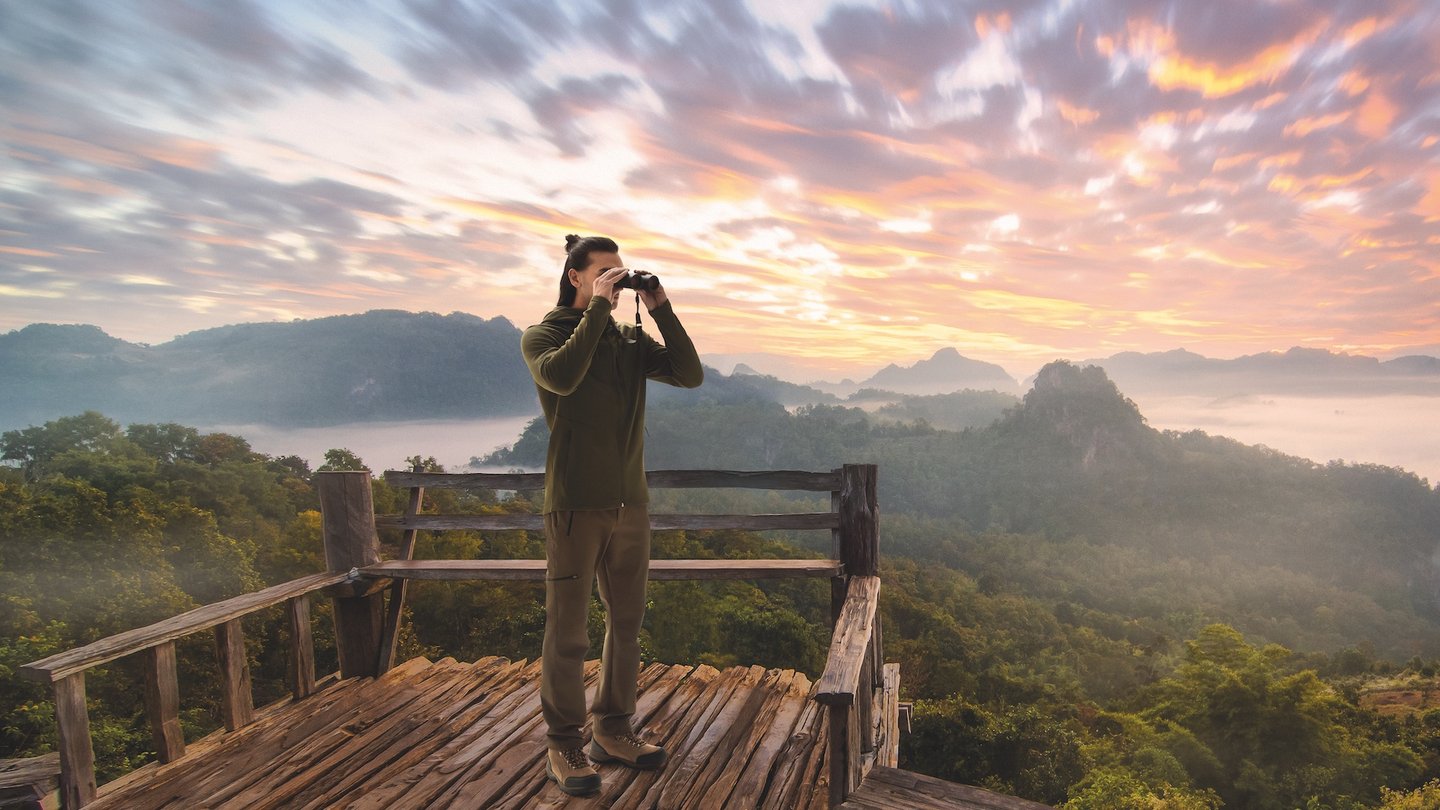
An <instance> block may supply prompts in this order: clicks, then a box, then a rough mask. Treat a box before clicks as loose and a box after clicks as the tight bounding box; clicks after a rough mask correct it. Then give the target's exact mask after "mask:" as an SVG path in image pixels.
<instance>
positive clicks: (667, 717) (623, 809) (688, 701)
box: [497, 664, 723, 810]
mask: <svg viewBox="0 0 1440 810" xmlns="http://www.w3.org/2000/svg"><path fill="white" fill-rule="evenodd" d="M675 667H676V668H682V669H685V670H689V671H688V672H686V674H685V679H684V680H683V681H681V682H680V685H679V686H677V687H676V688H675V691H674V692H672V693H671V695H670V697H669V698H668V699H667V700H666V701H665V702H664V703H663V704H661V705H660V706H658V707H657V708H656V710H655V711H654V712H652V713H651V715H650V716H649V717H648V718H647V719H646V722H645V728H646V730H647V731H648V732H649V737H650V739H651V740H652V741H653V742H655V743H656V744H657V745H662V746H664V748H665V755H666V758H667V759H668V760H669V761H671V762H673V761H675V760H676V759H678V758H679V757H681V756H683V755H684V753H685V752H684V751H682V749H681V745H682V744H683V743H684V741H685V739H686V738H687V737H688V736H689V734H690V732H691V730H692V729H693V728H694V726H695V723H696V722H697V721H698V720H699V718H700V717H701V716H703V715H704V713H705V708H706V706H708V705H709V701H710V699H711V697H712V695H713V693H712V692H711V688H712V686H713V685H714V684H715V683H716V682H717V681H718V680H719V679H720V678H722V677H723V675H722V673H721V672H720V671H719V670H717V669H715V668H714V667H712V666H709V665H707V664H701V665H700V666H698V667H695V668H694V669H693V670H691V669H690V668H689V667H688V666H686V665H683V664H676V665H675ZM667 767H668V765H667ZM664 776H665V773H664V769H661V770H653V771H636V772H635V774H634V775H633V777H632V778H631V779H630V780H629V781H628V782H626V783H623V784H621V783H620V782H619V780H613V779H612V780H607V781H606V782H605V788H604V790H603V791H602V793H601V795H600V796H599V797H597V799H598V802H597V803H600V804H601V806H606V807H609V808H610V810H633V808H634V807H636V806H637V805H638V802H639V800H640V799H642V798H643V797H644V796H645V794H646V793H647V792H649V790H650V788H651V787H652V786H653V785H654V784H655V783H656V782H657V781H659V780H661V779H663V778H664ZM522 806H523V805H522ZM497 810H498V809H497ZM506 810H520V807H515V808H507V809H506Z"/></svg>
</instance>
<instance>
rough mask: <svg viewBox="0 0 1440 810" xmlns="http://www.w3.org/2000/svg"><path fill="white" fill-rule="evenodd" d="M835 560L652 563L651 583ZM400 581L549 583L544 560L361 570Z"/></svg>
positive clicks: (775, 571) (834, 569)
mask: <svg viewBox="0 0 1440 810" xmlns="http://www.w3.org/2000/svg"><path fill="white" fill-rule="evenodd" d="M840 571H841V568H840V564H839V563H838V562H836V561H835V560H651V561H650V579H651V580H681V579H685V580H694V579H788V578H800V577H817V578H818V577H834V576H837V575H838V574H839V573H840ZM360 573H362V574H364V575H366V576H380V577H394V578H396V579H439V580H476V579H483V580H524V581H529V582H543V581H545V561H544V560H387V561H384V562H380V563H376V564H375V565H372V566H369V567H368V568H365V569H363V570H361V572H360Z"/></svg>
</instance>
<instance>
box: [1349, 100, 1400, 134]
mask: <svg viewBox="0 0 1440 810" xmlns="http://www.w3.org/2000/svg"><path fill="white" fill-rule="evenodd" d="M1398 112H1399V110H1398V109H1397V108H1396V106H1395V104H1394V103H1392V102H1391V101H1390V99H1389V98H1387V97H1386V96H1385V94H1384V93H1381V92H1379V91H1372V92H1371V93H1370V94H1369V95H1367V96H1366V97H1365V103H1364V104H1363V105H1361V107H1360V113H1359V117H1358V120H1356V122H1355V128H1356V129H1358V130H1360V132H1361V133H1362V134H1364V135H1365V136H1366V137H1367V138H1371V139H1374V140H1379V139H1381V138H1384V137H1385V136H1387V135H1389V134H1390V125H1391V124H1392V123H1394V122H1395V116H1396V114H1397V113H1398Z"/></svg>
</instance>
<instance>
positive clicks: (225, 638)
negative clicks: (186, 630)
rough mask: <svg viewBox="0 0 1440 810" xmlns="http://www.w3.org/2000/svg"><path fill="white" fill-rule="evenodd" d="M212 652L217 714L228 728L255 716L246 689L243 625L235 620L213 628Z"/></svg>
mask: <svg viewBox="0 0 1440 810" xmlns="http://www.w3.org/2000/svg"><path fill="white" fill-rule="evenodd" d="M215 655H216V657H217V658H218V659H219V661H220V715H221V717H222V718H223V719H224V720H225V728H226V729H228V730H230V731H235V730H236V729H239V728H243V727H245V726H248V725H250V721H251V720H254V719H255V697H254V692H253V691H252V690H251V688H250V658H249V656H247V655H246V654H245V628H244V627H242V626H241V622H240V620H239V619H231V620H230V621H228V622H225V623H224V624H221V625H216V627H215Z"/></svg>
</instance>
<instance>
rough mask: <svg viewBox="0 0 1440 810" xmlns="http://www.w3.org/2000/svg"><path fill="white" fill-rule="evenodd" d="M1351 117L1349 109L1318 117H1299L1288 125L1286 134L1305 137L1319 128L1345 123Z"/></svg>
mask: <svg viewBox="0 0 1440 810" xmlns="http://www.w3.org/2000/svg"><path fill="white" fill-rule="evenodd" d="M1349 119H1350V112H1349V111H1348V110H1347V111H1345V112H1339V113H1334V114H1332V115H1322V116H1318V117H1316V116H1308V117H1305V118H1300V119H1297V120H1295V121H1294V122H1292V123H1290V124H1289V125H1288V126H1286V127H1285V134H1286V135H1295V136H1298V137H1301V138H1303V137H1305V136H1306V135H1309V134H1310V133H1312V132H1314V131H1315V130H1317V129H1325V128H1327V127H1333V126H1335V125H1336V124H1343V123H1345V122H1346V121H1347V120H1349Z"/></svg>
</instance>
